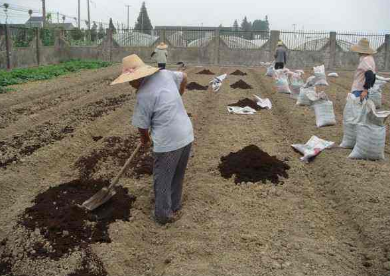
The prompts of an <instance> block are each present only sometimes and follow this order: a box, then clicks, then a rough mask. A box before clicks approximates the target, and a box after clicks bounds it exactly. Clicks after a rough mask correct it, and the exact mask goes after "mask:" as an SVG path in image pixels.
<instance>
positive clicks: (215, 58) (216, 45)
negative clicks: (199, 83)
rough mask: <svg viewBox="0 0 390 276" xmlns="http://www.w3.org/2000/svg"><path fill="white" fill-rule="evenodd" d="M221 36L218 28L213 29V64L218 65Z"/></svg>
mask: <svg viewBox="0 0 390 276" xmlns="http://www.w3.org/2000/svg"><path fill="white" fill-rule="evenodd" d="M220 41H221V36H220V32H219V28H218V29H216V30H215V57H214V64H216V65H219V55H220V51H219V48H220V46H221V43H220Z"/></svg>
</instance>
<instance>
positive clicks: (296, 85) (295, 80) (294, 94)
mask: <svg viewBox="0 0 390 276" xmlns="http://www.w3.org/2000/svg"><path fill="white" fill-rule="evenodd" d="M303 85H304V83H303V79H302V77H301V74H299V73H292V74H290V87H291V95H290V96H291V98H293V99H298V96H299V93H300V91H301V87H302V86H303Z"/></svg>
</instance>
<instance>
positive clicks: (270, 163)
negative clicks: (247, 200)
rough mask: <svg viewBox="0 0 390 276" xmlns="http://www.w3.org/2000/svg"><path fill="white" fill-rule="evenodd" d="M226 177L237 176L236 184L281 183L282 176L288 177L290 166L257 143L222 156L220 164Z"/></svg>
mask: <svg viewBox="0 0 390 276" xmlns="http://www.w3.org/2000/svg"><path fill="white" fill-rule="evenodd" d="M218 168H219V171H220V173H221V176H222V177H223V178H225V179H229V178H231V177H232V176H233V175H234V176H235V179H234V182H235V183H236V184H240V183H243V182H244V183H247V182H253V183H256V182H262V183H265V182H266V181H267V180H268V181H271V182H272V183H274V184H279V183H281V181H280V177H284V178H288V174H287V170H289V169H290V166H289V165H288V164H286V163H285V162H283V161H280V160H278V159H277V158H276V157H275V156H270V155H269V154H268V153H266V152H264V151H262V150H261V149H259V148H258V147H257V146H255V145H250V146H247V147H245V148H243V149H242V150H239V151H238V152H231V153H230V154H228V155H227V156H223V157H221V163H220V164H219V166H218Z"/></svg>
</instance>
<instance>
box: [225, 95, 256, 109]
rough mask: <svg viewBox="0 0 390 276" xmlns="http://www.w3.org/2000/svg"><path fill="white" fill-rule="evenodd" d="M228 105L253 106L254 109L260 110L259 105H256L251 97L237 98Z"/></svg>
mask: <svg viewBox="0 0 390 276" xmlns="http://www.w3.org/2000/svg"><path fill="white" fill-rule="evenodd" d="M228 106H238V107H246V106H249V107H250V108H253V109H254V110H260V109H261V107H260V106H259V105H257V103H255V102H254V101H252V100H251V99H248V98H245V99H243V100H239V101H238V102H236V103H232V104H229V105H228Z"/></svg>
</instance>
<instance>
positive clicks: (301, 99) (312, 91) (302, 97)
mask: <svg viewBox="0 0 390 276" xmlns="http://www.w3.org/2000/svg"><path fill="white" fill-rule="evenodd" d="M319 99H320V97H319V95H318V94H317V92H316V88H315V87H313V86H312V87H308V88H304V87H301V90H300V91H299V95H298V99H297V103H296V104H297V105H301V106H303V105H311V104H312V103H313V102H314V101H317V100H319Z"/></svg>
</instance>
